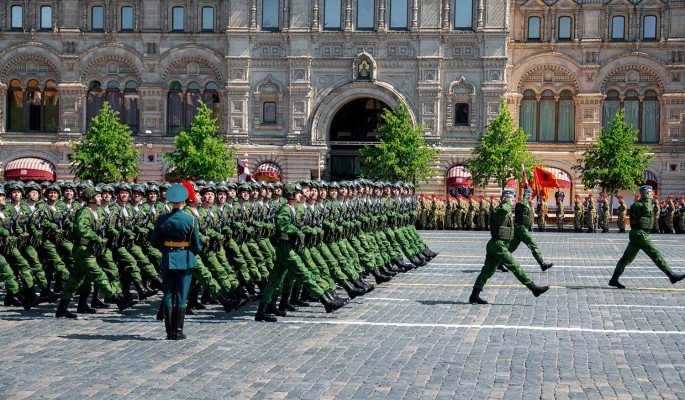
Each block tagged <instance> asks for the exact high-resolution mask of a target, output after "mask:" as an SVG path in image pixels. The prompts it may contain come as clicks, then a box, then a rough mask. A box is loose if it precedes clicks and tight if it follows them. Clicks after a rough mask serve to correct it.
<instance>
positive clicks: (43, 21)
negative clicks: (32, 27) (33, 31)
mask: <svg viewBox="0 0 685 400" xmlns="http://www.w3.org/2000/svg"><path fill="white" fill-rule="evenodd" d="M39 29H40V30H41V31H49V30H51V29H52V7H50V6H42V7H41V8H40V25H39Z"/></svg>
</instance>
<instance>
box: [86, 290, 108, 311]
mask: <svg viewBox="0 0 685 400" xmlns="http://www.w3.org/2000/svg"><path fill="white" fill-rule="evenodd" d="M90 306H91V307H93V308H108V307H109V304H107V303H105V302H103V301H102V300H100V289H99V288H98V287H97V286H96V287H94V288H93V298H92V299H91V300H90Z"/></svg>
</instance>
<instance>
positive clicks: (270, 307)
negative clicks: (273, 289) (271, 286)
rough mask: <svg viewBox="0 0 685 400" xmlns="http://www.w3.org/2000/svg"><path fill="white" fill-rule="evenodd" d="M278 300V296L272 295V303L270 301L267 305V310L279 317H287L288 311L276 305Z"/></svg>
mask: <svg viewBox="0 0 685 400" xmlns="http://www.w3.org/2000/svg"><path fill="white" fill-rule="evenodd" d="M277 301H278V296H275V295H274V296H272V297H271V303H269V305H268V306H266V312H268V313H269V314H273V315H275V316H277V317H285V316H287V315H288V313H286V312H285V310H279V309H278V307H277V306H276V302H277Z"/></svg>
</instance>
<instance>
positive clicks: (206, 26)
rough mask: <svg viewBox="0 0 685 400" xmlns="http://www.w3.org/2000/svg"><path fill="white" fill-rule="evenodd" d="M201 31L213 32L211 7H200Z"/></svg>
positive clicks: (212, 10) (212, 9)
mask: <svg viewBox="0 0 685 400" xmlns="http://www.w3.org/2000/svg"><path fill="white" fill-rule="evenodd" d="M202 32H214V8H213V7H202Z"/></svg>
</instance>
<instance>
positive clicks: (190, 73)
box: [162, 57, 223, 82]
mask: <svg viewBox="0 0 685 400" xmlns="http://www.w3.org/2000/svg"><path fill="white" fill-rule="evenodd" d="M198 76H200V77H202V76H205V77H211V79H212V80H215V81H217V82H223V78H222V75H221V71H220V70H219V68H217V67H216V66H215V65H214V64H213V63H212V62H210V61H208V60H207V59H204V58H202V57H186V58H181V59H179V60H176V61H174V62H173V63H171V65H169V66H168V67H167V69H166V70H165V71H164V73H163V74H162V80H163V81H164V82H166V81H167V79H171V77H173V79H174V80H181V81H185V80H186V79H187V78H189V77H195V78H197V77H198Z"/></svg>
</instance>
